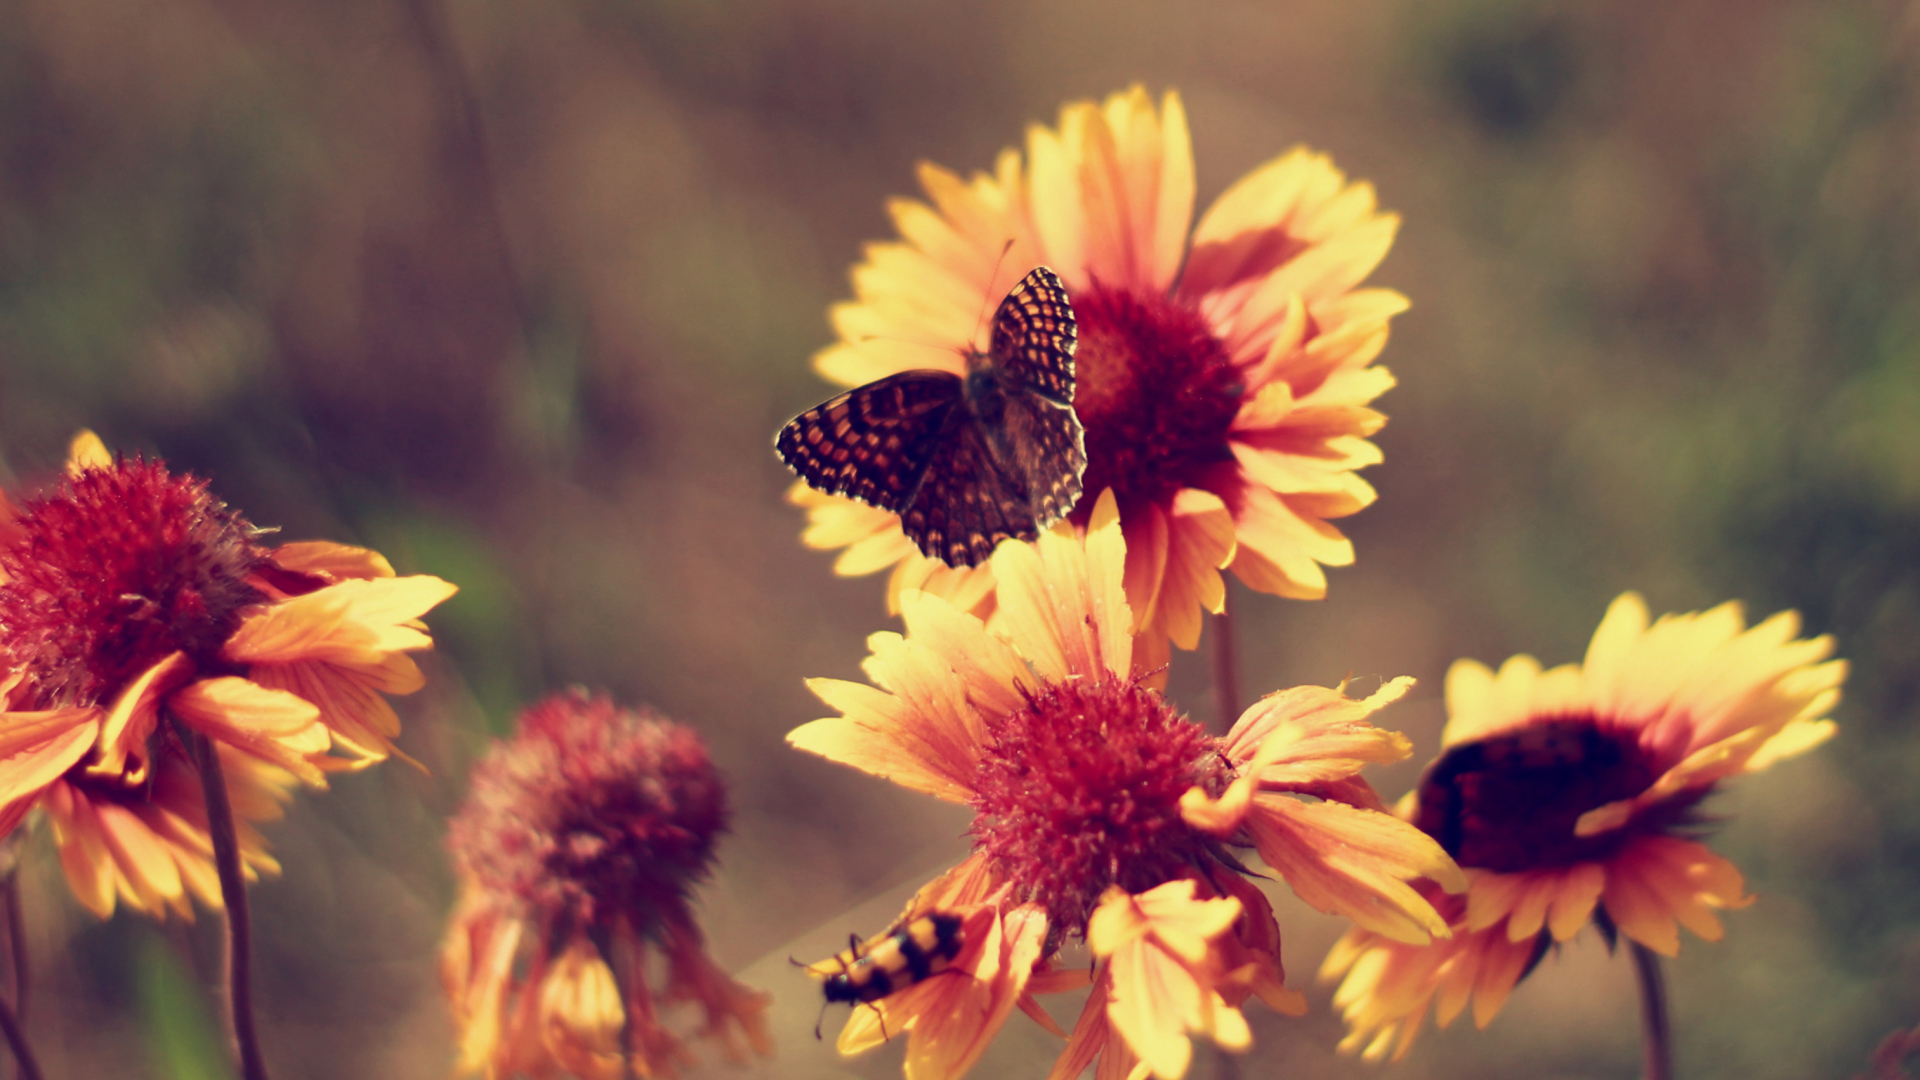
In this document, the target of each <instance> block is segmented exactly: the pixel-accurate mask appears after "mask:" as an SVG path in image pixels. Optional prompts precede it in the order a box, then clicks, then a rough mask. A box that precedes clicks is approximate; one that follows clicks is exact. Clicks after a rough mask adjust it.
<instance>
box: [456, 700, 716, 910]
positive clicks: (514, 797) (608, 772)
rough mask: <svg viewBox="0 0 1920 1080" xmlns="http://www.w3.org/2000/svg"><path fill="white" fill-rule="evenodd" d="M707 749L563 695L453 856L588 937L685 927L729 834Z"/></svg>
mask: <svg viewBox="0 0 1920 1080" xmlns="http://www.w3.org/2000/svg"><path fill="white" fill-rule="evenodd" d="M727 816H728V811H727V793H726V786H725V784H724V783H723V782H722V781H721V779H720V775H719V773H718V771H717V770H715V769H714V767H713V763H712V762H711V761H710V760H709V759H708V757H707V748H706V745H705V744H704V743H702V742H701V740H700V737H699V736H698V735H696V734H694V732H693V731H692V730H690V729H688V728H685V727H682V726H680V725H678V724H674V723H671V722H669V721H666V720H662V719H659V718H657V717H655V716H653V715H652V714H650V713H645V712H636V711H633V710H629V709H622V708H619V707H617V706H616V705H614V703H613V702H612V700H611V699H609V698H606V697H589V696H588V695H586V694H584V693H579V692H574V693H568V694H558V695H555V696H553V697H551V698H548V699H547V700H545V701H543V702H541V703H540V704H538V705H535V706H533V707H532V708H530V709H528V710H527V711H526V713H525V714H524V715H523V716H522V718H521V730H520V733H519V734H518V735H517V736H515V737H514V738H512V739H510V740H507V741H506V742H503V743H500V744H499V745H497V746H495V747H494V749H493V750H492V751H491V752H490V753H489V754H488V755H487V757H486V758H485V760H483V761H482V762H481V763H480V764H479V765H477V766H476V767H475V768H474V771H473V777H472V789H471V793H470V794H469V795H468V798H467V804H466V805H465V806H464V807H463V808H462V809H461V811H460V814H459V816H458V817H456V818H455V819H454V821H453V825H452V828H451V830H450V835H449V839H448V842H449V844H450V846H451V847H452V848H453V851H454V855H455V858H456V859H457V860H458V861H459V863H460V864H461V866H462V867H463V868H464V869H465V870H466V871H467V872H469V873H471V874H473V875H474V876H475V877H476V878H478V879H479V881H480V883H481V885H483V886H484V887H486V888H488V889H491V890H495V891H498V892H503V893H506V894H507V895H510V896H513V897H515V898H517V899H519V900H521V901H523V902H526V903H528V904H529V905H531V906H532V907H533V908H534V909H535V910H537V911H542V912H544V913H546V914H548V915H561V914H564V915H565V916H567V917H569V918H571V919H574V920H577V921H578V923H579V924H581V925H584V926H589V927H592V926H600V927H606V926H610V925H611V923H612V921H613V920H614V919H616V918H624V919H625V920H627V921H628V923H629V924H630V925H632V926H633V928H634V929H636V930H639V931H642V932H644V931H646V930H647V929H648V928H649V927H650V926H652V925H653V924H654V923H655V921H656V920H658V919H659V918H661V917H662V916H666V915H672V916H676V917H677V916H678V915H680V914H681V909H682V906H683V905H684V903H685V897H686V893H687V890H688V889H689V888H691V887H692V886H693V885H694V884H695V883H697V882H698V881H700V880H701V879H702V878H704V877H705V876H706V874H707V870H708V867H709V865H710V864H711V863H712V860H713V849H714V845H715V843H716V841H717V840H718V839H719V835H720V833H722V832H724V831H725V830H726V827H727Z"/></svg>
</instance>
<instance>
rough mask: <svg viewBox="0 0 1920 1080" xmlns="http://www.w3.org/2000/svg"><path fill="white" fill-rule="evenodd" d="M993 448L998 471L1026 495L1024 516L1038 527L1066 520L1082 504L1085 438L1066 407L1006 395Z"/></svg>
mask: <svg viewBox="0 0 1920 1080" xmlns="http://www.w3.org/2000/svg"><path fill="white" fill-rule="evenodd" d="M993 446H994V450H995V455H996V457H997V458H998V460H999V464H1000V467H1001V469H1002V471H1004V472H1007V473H1010V474H1012V476H1013V477H1014V479H1015V480H1016V481H1017V482H1018V486H1019V487H1020V488H1021V489H1023V490H1024V491H1025V492H1026V496H1027V507H1028V510H1027V512H1028V515H1029V516H1030V517H1032V519H1033V522H1034V524H1035V526H1037V527H1038V528H1042V529H1044V528H1046V527H1047V526H1049V525H1052V524H1053V523H1054V522H1056V521H1058V520H1060V519H1061V518H1063V517H1065V516H1067V514H1068V512H1070V511H1071V510H1072V509H1073V505H1074V503H1076V502H1078V501H1080V490H1081V483H1080V480H1081V477H1082V476H1083V475H1084V474H1085V473H1086V470H1087V450H1086V437H1085V433H1084V432H1083V431H1082V429H1081V427H1080V421H1079V419H1078V418H1077V417H1075V416H1074V414H1073V409H1071V408H1070V407H1068V406H1065V405H1055V404H1054V403H1053V402H1052V401H1049V400H1048V399H1046V398H1044V397H1041V396H1040V395H1038V394H1022V393H1012V394H1008V395H1007V400H1006V406H1005V408H1004V409H1003V410H1002V411H1001V414H1000V431H999V432H998V433H997V437H996V438H994V439H993Z"/></svg>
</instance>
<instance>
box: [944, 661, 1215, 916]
mask: <svg viewBox="0 0 1920 1080" xmlns="http://www.w3.org/2000/svg"><path fill="white" fill-rule="evenodd" d="M1230 779H1231V777H1230V776H1229V775H1228V766H1227V763H1226V760H1225V758H1224V757H1222V755H1221V754H1220V753H1219V751H1218V749H1217V740H1215V739H1213V738H1212V737H1210V736H1208V735H1207V734H1206V732H1204V731H1202V730H1201V729H1200V727H1199V726H1198V725H1197V724H1194V723H1192V722H1191V721H1189V720H1187V719H1186V718H1185V717H1183V716H1181V715H1180V714H1178V713H1176V712H1174V710H1173V709H1172V708H1171V707H1169V706H1168V705H1167V703H1166V701H1165V700H1164V699H1162V698H1161V697H1160V695H1159V694H1157V693H1155V692H1154V691H1152V690H1149V689H1146V688H1143V687H1141V686H1139V685H1138V684H1136V683H1132V682H1117V681H1111V680H1109V681H1102V682H1097V683H1087V682H1069V683H1061V684H1054V685H1049V686H1047V687H1045V688H1044V689H1042V690H1040V691H1038V692H1036V693H1033V694H1032V695H1031V696H1030V697H1029V698H1028V700H1027V704H1026V706H1025V707H1024V708H1021V709H1020V710H1018V711H1017V712H1014V713H1013V714H1011V715H1009V716H1007V717H1005V718H1003V719H1002V720H1000V721H999V722H998V723H996V724H995V725H994V726H993V727H992V728H990V729H989V731H988V744H987V747H986V750H985V753H984V754H983V756H982V758H981V760H980V764H979V767H978V769H977V771H976V773H975V777H974V792H975V795H974V802H973V806H974V809H975V810H976V811H977V812H978V817H977V818H976V819H975V821H974V825H973V837H974V846H975V847H976V848H977V849H979V850H981V851H984V852H986V853H987V854H988V855H989V856H991V857H992V858H993V859H994V861H995V862H996V863H997V865H998V866H999V868H1000V869H1001V870H1002V871H1003V872H1004V873H1005V874H1006V875H1007V877H1008V878H1009V879H1010V880H1012V881H1014V882H1015V883H1016V888H1018V889H1020V890H1021V891H1022V894H1023V896H1022V898H1023V899H1030V900H1034V901H1037V902H1039V903H1040V904H1041V905H1043V906H1044V907H1045V908H1046V909H1047V912H1048V916H1049V918H1050V919H1051V920H1052V921H1053V923H1054V924H1055V925H1056V926H1061V927H1063V928H1065V929H1067V930H1068V931H1069V932H1071V933H1084V931H1085V927H1086V920H1087V917H1088V916H1089V915H1090V914H1091V913H1092V911H1093V909H1094V907H1095V906H1096V904H1097V903H1098V901H1099V899H1100V895H1101V894H1102V893H1103V892H1105V891H1106V889H1107V887H1108V886H1110V885H1118V886H1120V887H1121V888H1123V889H1126V890H1127V891H1128V892H1132V893H1141V892H1145V891H1146V890H1148V889H1151V888H1153V887H1154V886H1156V885H1160V884H1162V883H1164V882H1166V881H1169V880H1171V879H1172V878H1174V877H1176V876H1178V874H1179V873H1180V871H1181V870H1182V869H1183V868H1184V867H1187V866H1189V865H1193V864H1197V863H1198V862H1200V861H1201V860H1202V859H1203V858H1204V857H1205V856H1206V847H1205V840H1204V838H1203V837H1201V836H1199V835H1198V834H1196V833H1195V832H1193V830H1191V829H1189V828H1188V827H1187V825H1186V824H1185V822H1183V821H1182V820H1181V817H1180V796H1181V795H1183V794H1185V793H1186V791H1187V790H1188V789H1189V788H1191V787H1193V786H1194V785H1195V784H1199V785H1200V786H1202V787H1203V788H1205V789H1207V791H1208V792H1209V793H1210V794H1213V795H1216V796H1217V795H1218V794H1219V793H1220V792H1221V791H1223V790H1225V787H1226V784H1227V783H1228V781H1229V780H1230Z"/></svg>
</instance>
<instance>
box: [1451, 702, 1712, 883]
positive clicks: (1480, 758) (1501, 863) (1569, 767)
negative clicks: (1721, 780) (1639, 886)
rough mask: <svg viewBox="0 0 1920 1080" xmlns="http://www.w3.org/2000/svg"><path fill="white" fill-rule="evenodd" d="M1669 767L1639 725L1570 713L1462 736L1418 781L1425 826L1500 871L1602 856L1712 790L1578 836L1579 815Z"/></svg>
mask: <svg viewBox="0 0 1920 1080" xmlns="http://www.w3.org/2000/svg"><path fill="white" fill-rule="evenodd" d="M1663 771H1665V767H1664V766H1663V765H1661V764H1659V763H1658V762H1656V761H1655V760H1654V758H1653V756H1652V755H1651V754H1649V753H1648V752H1647V751H1645V750H1643V749H1641V747H1640V744H1639V741H1638V733H1637V731H1636V730H1634V729H1632V728H1627V727H1615V726H1602V725H1601V724H1599V723H1597V722H1596V721H1595V720H1594V718H1592V717H1587V716H1573V717H1564V718H1559V719H1555V720H1552V721H1548V722H1542V723H1535V724H1531V725H1529V726H1527V727H1525V728H1521V729H1519V730H1517V731H1514V732H1511V733H1509V734H1505V735H1497V736H1494V737H1492V738H1488V739H1482V740H1480V741H1478V742H1470V743H1462V744H1461V745H1459V746H1456V747H1454V748H1452V749H1451V750H1448V751H1447V752H1446V753H1445V754H1443V755H1441V757H1440V758H1439V760H1437V761H1435V762H1434V763H1433V764H1432V765H1431V766H1429V767H1428V769H1427V774H1426V776H1425V777H1424V778H1423V779H1422V780H1421V782H1420V812H1419V816H1418V817H1417V818H1416V820H1415V822H1414V823H1415V824H1416V825H1418V826H1419V827H1420V829H1421V831H1423V832H1425V833H1426V834H1427V835H1429V836H1431V837H1433V838H1434V839H1435V840H1438V841H1439V842H1440V846H1442V847H1444V848H1446V849H1447V853H1448V854H1450V855H1452V856H1453V857H1454V859H1455V860H1456V861H1457V862H1459V864H1460V865H1461V866H1465V867H1478V868H1481V869H1486V870H1494V871H1499V872H1502V873H1513V872H1516V871H1521V870H1545V869H1551V868H1554V867H1560V866H1569V865H1572V864H1574V863H1577V862H1587V861H1591V860H1595V859H1604V858H1607V857H1608V856H1610V855H1612V854H1613V853H1614V852H1616V851H1617V850H1619V848H1620V847H1621V846H1622V845H1623V844H1625V843H1626V841H1627V840H1629V839H1631V838H1633V837H1635V836H1643V835H1646V834H1647V833H1649V832H1658V831H1663V830H1665V829H1667V828H1669V827H1671V826H1673V825H1676V824H1680V823H1682V822H1683V821H1685V820H1686V818H1687V816H1688V813H1689V812H1690V811H1691V810H1692V808H1693V806H1694V804H1695V803H1698V802H1699V801H1700V800H1701V799H1702V798H1705V797H1706V794H1707V789H1705V788H1700V789H1697V790H1693V791H1690V792H1684V793H1682V794H1681V795H1678V796H1676V797H1675V798H1673V799H1670V800H1667V801H1666V802H1663V803H1662V804H1660V806H1658V807H1656V808H1653V809H1652V810H1651V811H1648V812H1643V813H1641V814H1640V815H1638V816H1637V817H1636V818H1635V819H1634V821H1633V822H1632V824H1630V825H1628V826H1626V827H1624V828H1619V829H1611V830H1609V831H1607V832H1605V833H1601V834H1600V835H1598V836H1590V837H1581V836H1576V835H1575V834H1574V826H1575V824H1576V823H1577V822H1578V821H1579V820H1580V816H1581V815H1582V814H1585V813H1586V812H1587V811H1589V810H1595V809H1598V808H1600V807H1602V806H1605V805H1607V804H1608V803H1612V802H1618V801H1620V800H1622V799H1630V798H1633V797H1634V796H1636V795H1638V794H1640V793H1641V792H1643V791H1645V790H1646V789H1647V788H1648V787H1649V786H1650V785H1651V784H1652V783H1653V782H1654V780H1656V779H1658V778H1659V776H1660V774H1661V773H1662V772H1663Z"/></svg>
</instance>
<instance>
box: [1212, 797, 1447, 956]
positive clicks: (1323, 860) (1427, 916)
mask: <svg viewBox="0 0 1920 1080" xmlns="http://www.w3.org/2000/svg"><path fill="white" fill-rule="evenodd" d="M1247 828H1248V831H1249V832H1251V834H1252V836H1253V842H1254V846H1255V847H1256V848H1258V849H1259V852H1260V857H1261V858H1262V859H1263V860H1265V861H1266V863H1267V865H1268V866H1271V867H1273V869H1274V870H1275V872H1277V873H1278V874H1279V875H1280V876H1281V877H1283V878H1285V879H1286V881H1287V884H1288V885H1290V886H1292V887H1293V891H1294V893H1295V894H1296V895H1297V896H1299V897H1300V899H1302V900H1304V901H1306V902H1307V903H1308V904H1310V905H1312V906H1313V907H1315V908H1317V909H1318V910H1320V911H1325V912H1329V913H1333V914H1340V915H1345V916H1346V917H1347V918H1350V919H1352V920H1353V921H1354V922H1356V923H1358V924H1360V925H1361V926H1363V927H1365V928H1367V929H1369V930H1372V931H1374V932H1375V933H1378V934H1381V935H1382V936H1384V937H1388V938H1391V939H1393V940H1395V941H1403V942H1409V943H1416V944H1422V943H1425V942H1426V941H1428V940H1429V939H1430V938H1432V937H1433V936H1436V935H1444V934H1445V933H1446V932H1447V929H1446V922H1445V920H1443V919H1442V918H1441V917H1440V916H1439V914H1438V913H1436V912H1435V911H1434V910H1433V906H1432V905H1431V904H1429V903H1428V902H1427V900H1426V899H1425V898H1424V897H1422V896H1421V895H1420V894H1419V893H1418V892H1417V891H1415V890H1414V889H1413V888H1412V887H1411V886H1409V885H1408V884H1407V882H1408V881H1411V880H1415V879H1418V878H1423V877H1424V878H1430V879H1432V880H1435V881H1439V882H1442V883H1443V884H1444V885H1445V886H1446V887H1447V889H1448V891H1450V892H1458V891H1460V890H1462V889H1464V888H1465V887H1466V879H1465V877H1464V876H1463V875H1462V874H1461V872H1460V869H1459V867H1457V866H1455V865H1454V863H1453V860H1452V858H1450V857H1449V856H1448V855H1447V853H1446V851H1445V850H1444V849H1443V848H1441V847H1440V845H1439V844H1437V843H1435V842H1434V841H1433V839H1432V838H1431V837H1429V836H1428V835H1427V834H1425V833H1423V832H1421V831H1420V830H1419V829H1416V828H1414V827H1413V826H1412V825H1410V824H1408V823H1407V822H1405V821H1402V820H1400V819H1399V818H1396V817H1394V816H1392V815H1390V814H1385V813H1381V812H1379V811H1377V810H1361V809H1358V808H1355V807H1351V806H1348V805H1346V804H1344V803H1337V802H1319V803H1303V802H1300V801H1298V800H1296V799H1293V798H1290V797H1288V796H1284V795H1257V796H1255V797H1254V807H1253V811H1252V813H1250V814H1249V815H1248V817H1247Z"/></svg>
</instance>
